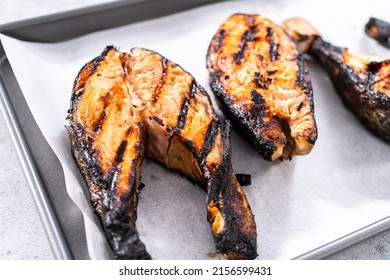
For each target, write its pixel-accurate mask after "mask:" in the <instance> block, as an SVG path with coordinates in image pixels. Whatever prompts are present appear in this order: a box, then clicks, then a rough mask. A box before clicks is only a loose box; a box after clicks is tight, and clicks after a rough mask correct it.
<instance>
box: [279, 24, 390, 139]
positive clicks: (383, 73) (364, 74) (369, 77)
mask: <svg viewBox="0 0 390 280" xmlns="http://www.w3.org/2000/svg"><path fill="white" fill-rule="evenodd" d="M283 26H284V27H285V29H286V30H288V32H289V33H290V34H291V36H292V37H294V38H295V40H296V41H297V42H299V43H300V44H302V48H303V49H304V50H305V51H306V52H307V53H308V54H310V55H311V56H313V57H314V58H316V59H317V60H318V61H319V62H320V63H321V65H322V66H323V67H324V68H325V70H326V71H327V72H328V74H329V77H330V79H331V80H332V82H333V85H334V87H335V89H336V91H337V93H338V94H339V96H340V97H341V99H342V101H343V102H344V104H345V106H346V107H347V108H349V110H351V111H352V112H353V113H354V114H355V116H356V117H357V118H358V119H359V120H360V121H361V122H362V123H363V124H364V125H365V126H366V127H367V128H368V129H369V130H370V131H372V132H373V133H374V134H376V135H377V136H379V137H380V138H382V139H384V140H385V141H387V142H390V59H384V58H379V57H375V56H366V55H357V54H352V53H350V52H349V50H348V49H347V48H341V47H337V46H334V45H332V44H330V43H328V42H326V41H325V40H324V39H323V38H322V37H321V36H320V35H319V33H318V31H317V30H315V29H314V27H313V26H312V25H311V24H310V23H309V22H307V21H306V20H304V19H302V18H292V19H289V20H286V21H285V22H284V23H283Z"/></svg>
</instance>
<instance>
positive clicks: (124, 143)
mask: <svg viewBox="0 0 390 280" xmlns="http://www.w3.org/2000/svg"><path fill="white" fill-rule="evenodd" d="M126 146H127V140H123V141H122V142H121V144H120V145H119V148H118V150H117V151H116V156H115V162H116V163H117V164H120V163H122V161H123V154H124V152H125V149H126Z"/></svg>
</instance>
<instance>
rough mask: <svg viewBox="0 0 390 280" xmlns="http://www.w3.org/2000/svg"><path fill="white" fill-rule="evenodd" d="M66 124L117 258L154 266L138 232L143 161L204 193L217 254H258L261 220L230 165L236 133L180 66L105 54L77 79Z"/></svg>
mask: <svg viewBox="0 0 390 280" xmlns="http://www.w3.org/2000/svg"><path fill="white" fill-rule="evenodd" d="M68 119H69V125H68V126H67V129H68V135H69V138H70V143H71V150H72V154H73V156H74V159H75V161H76V164H77V165H78V167H79V169H80V171H81V173H82V175H83V177H84V179H85V181H86V183H87V186H88V189H89V192H90V197H91V203H92V206H93V209H94V211H95V212H96V214H97V216H98V217H99V220H100V222H101V224H102V227H103V229H104V231H105V233H106V238H107V241H108V242H109V244H110V246H111V248H112V250H113V253H114V255H115V257H116V258H117V259H150V258H151V256H150V255H149V254H148V253H147V250H146V248H145V245H144V244H143V243H142V241H141V240H140V238H139V235H138V232H137V229H136V226H135V223H136V208H137V203H138V193H139V192H140V187H141V185H142V184H141V181H140V178H141V177H140V174H141V163H142V160H143V158H144V157H149V158H151V159H153V160H155V161H157V162H160V163H161V164H163V165H165V166H166V167H167V168H169V169H171V170H174V171H177V172H179V173H181V174H183V175H185V176H186V177H188V178H189V179H190V180H191V181H194V182H196V183H198V184H199V185H200V186H201V187H202V188H203V189H205V190H206V191H207V193H208V199H207V201H208V203H207V204H208V205H207V209H208V220H209V222H210V223H211V226H212V227H211V229H212V233H213V236H214V239H215V244H216V249H217V251H218V252H220V253H222V254H224V255H225V257H226V258H228V259H253V258H255V257H256V256H257V243H256V240H257V233H256V225H255V221H254V216H253V214H252V212H251V209H250V206H249V204H248V202H247V199H246V196H245V194H244V192H243V191H242V189H241V186H240V184H239V183H238V182H237V179H236V177H235V174H234V171H233V169H232V167H231V148H230V136H229V135H230V132H229V130H230V125H229V124H228V123H227V124H226V125H225V129H224V132H222V130H221V128H220V125H219V122H218V119H217V117H216V115H215V113H214V111H213V108H212V104H211V102H210V98H209V96H208V94H207V93H206V91H205V90H204V89H203V88H202V87H201V86H200V85H199V84H198V83H197V82H196V81H195V79H194V78H193V77H192V76H191V75H190V74H189V73H188V72H186V71H184V70H183V69H182V68H181V67H180V66H179V65H177V64H175V63H173V62H171V61H169V60H168V59H166V58H165V57H163V56H161V55H160V54H158V53H156V52H154V51H151V50H146V49H142V48H134V49H132V50H131V51H130V52H129V53H125V52H119V51H118V50H117V49H115V48H114V47H111V46H110V47H107V48H106V49H105V50H104V51H103V53H102V54H101V55H100V56H98V57H96V58H95V59H93V60H92V61H91V62H89V63H87V64H86V65H85V66H84V67H83V68H82V69H81V70H80V72H79V74H78V76H77V77H76V80H75V83H74V89H73V93H72V98H71V106H70V109H69V114H68ZM221 176H222V177H223V178H224V179H223V182H222V181H221ZM228 193H229V194H228ZM232 194H233V195H232ZM227 196H229V197H227ZM231 220H234V222H229V221H231Z"/></svg>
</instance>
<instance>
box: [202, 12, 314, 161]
mask: <svg viewBox="0 0 390 280" xmlns="http://www.w3.org/2000/svg"><path fill="white" fill-rule="evenodd" d="M207 68H208V70H209V73H210V86H211V89H212V91H213V92H214V94H215V95H216V96H217V98H218V101H219V105H220V106H221V109H222V110H223V111H224V113H225V115H226V116H227V117H228V118H229V119H230V120H231V121H232V123H233V124H234V126H235V128H236V129H237V130H238V131H240V132H241V133H242V134H243V135H244V136H245V137H246V138H247V139H249V140H250V142H251V143H252V144H253V145H254V147H255V148H256V150H257V151H258V152H259V154H260V155H261V156H262V157H263V158H264V159H266V160H269V161H272V160H275V159H278V158H280V159H291V158H292V157H294V156H296V155H306V154H308V153H309V152H310V151H311V150H312V148H313V146H314V143H315V141H316V139H317V126H316V122H315V119H314V104H313V90H312V85H311V80H310V76H309V73H308V70H307V67H306V64H305V61H304V58H303V54H302V52H301V51H300V50H299V48H298V47H297V45H296V43H295V42H294V41H293V40H292V39H291V38H290V36H289V35H288V34H287V33H286V32H285V31H284V30H283V29H282V28H281V27H280V26H278V25H276V24H275V23H273V22H272V21H271V20H270V19H267V18H264V17H261V16H260V15H248V14H234V15H232V16H231V17H229V18H228V19H227V20H226V21H225V22H224V23H222V25H221V26H220V27H219V29H218V31H217V32H216V34H215V35H214V37H213V38H212V41H211V43H210V46H209V49H208V54H207Z"/></svg>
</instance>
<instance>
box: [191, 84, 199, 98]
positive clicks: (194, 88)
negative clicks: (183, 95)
mask: <svg viewBox="0 0 390 280" xmlns="http://www.w3.org/2000/svg"><path fill="white" fill-rule="evenodd" d="M197 91H198V86H197V84H196V82H195V80H193V81H192V83H191V86H190V96H191V98H194V97H195V96H196V92H197Z"/></svg>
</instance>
